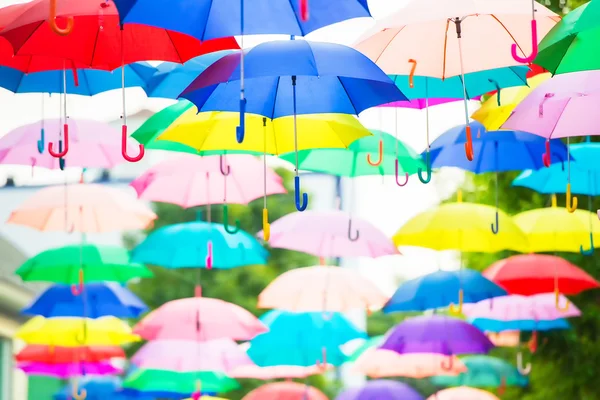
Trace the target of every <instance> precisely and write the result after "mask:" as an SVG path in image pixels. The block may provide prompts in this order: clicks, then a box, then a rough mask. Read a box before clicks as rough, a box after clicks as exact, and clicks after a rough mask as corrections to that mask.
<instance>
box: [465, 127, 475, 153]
mask: <svg viewBox="0 0 600 400" xmlns="http://www.w3.org/2000/svg"><path fill="white" fill-rule="evenodd" d="M465 134H466V136H467V141H466V142H465V155H466V156H467V160H469V161H473V158H474V157H475V153H473V136H472V135H471V125H467V127H466V128H465Z"/></svg>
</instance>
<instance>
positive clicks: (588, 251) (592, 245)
mask: <svg viewBox="0 0 600 400" xmlns="http://www.w3.org/2000/svg"><path fill="white" fill-rule="evenodd" d="M579 252H580V253H581V255H582V256H591V255H593V254H594V235H593V234H592V233H591V232H590V249H589V250H584V249H583V245H580V246H579Z"/></svg>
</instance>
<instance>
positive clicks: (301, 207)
mask: <svg viewBox="0 0 600 400" xmlns="http://www.w3.org/2000/svg"><path fill="white" fill-rule="evenodd" d="M294 187H295V193H294V194H295V196H296V210H298V211H304V210H306V207H308V195H307V194H306V193H302V204H300V177H299V176H296V177H294Z"/></svg>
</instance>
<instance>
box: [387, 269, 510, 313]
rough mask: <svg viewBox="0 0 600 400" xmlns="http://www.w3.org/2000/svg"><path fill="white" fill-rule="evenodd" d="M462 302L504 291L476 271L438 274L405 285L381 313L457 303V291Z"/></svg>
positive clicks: (500, 293)
mask: <svg viewBox="0 0 600 400" xmlns="http://www.w3.org/2000/svg"><path fill="white" fill-rule="evenodd" d="M460 290H462V291H463V302H464V303H477V302H478V301H481V300H485V299H489V298H492V297H498V296H504V295H506V294H507V293H506V291H505V290H504V289H502V288H501V287H500V286H498V285H496V284H495V283H494V282H492V281H490V280H488V279H486V278H485V277H484V276H483V275H481V274H480V273H479V272H477V271H473V270H470V269H462V270H460V271H437V272H433V273H431V274H428V275H425V276H422V277H420V278H416V279H411V280H410V281H407V282H404V283H403V284H402V285H400V287H399V288H398V289H397V290H396V292H395V293H394V295H393V296H392V297H391V298H390V300H389V301H388V302H387V304H386V305H385V307H384V308H383V312H385V313H390V312H396V311H400V312H403V311H425V310H430V309H436V308H442V307H448V306H450V304H458V302H459V295H458V293H459V291H460Z"/></svg>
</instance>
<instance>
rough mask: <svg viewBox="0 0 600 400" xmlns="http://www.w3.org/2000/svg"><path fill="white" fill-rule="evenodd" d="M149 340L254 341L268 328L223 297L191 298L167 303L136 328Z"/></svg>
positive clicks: (138, 332)
mask: <svg viewBox="0 0 600 400" xmlns="http://www.w3.org/2000/svg"><path fill="white" fill-rule="evenodd" d="M133 331H134V332H135V333H136V334H138V335H140V336H141V337H143V338H144V339H146V340H159V339H165V340H195V341H198V342H203V341H208V340H214V339H221V338H230V339H233V340H250V339H252V338H253V337H254V336H256V335H258V334H261V333H264V332H266V331H267V327H266V326H265V325H264V324H263V323H262V322H260V321H259V320H258V319H257V318H256V317H255V316H254V315H252V314H251V313H250V312H248V311H246V310H245V309H243V308H242V307H240V306H238V305H235V304H233V303H228V302H226V301H223V300H219V299H211V298H208V297H191V298H185V299H179V300H173V301H170V302H168V303H165V304H163V305H162V306H160V307H159V308H157V309H156V310H154V311H152V312H151V313H150V314H148V315H146V316H145V317H144V318H143V319H142V320H141V321H140V322H138V323H137V325H136V326H135V327H134V330H133Z"/></svg>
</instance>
